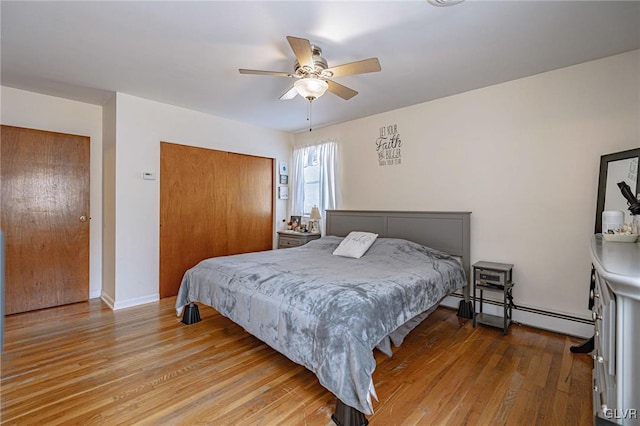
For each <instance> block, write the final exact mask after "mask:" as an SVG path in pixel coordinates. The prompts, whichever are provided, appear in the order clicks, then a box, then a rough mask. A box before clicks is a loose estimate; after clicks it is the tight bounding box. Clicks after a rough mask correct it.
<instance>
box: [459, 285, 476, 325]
mask: <svg viewBox="0 0 640 426" xmlns="http://www.w3.org/2000/svg"><path fill="white" fill-rule="evenodd" d="M463 292H464V300H461V301H460V306H458V317H460V318H466V319H473V303H471V296H470V295H469V293H470V289H469V284H467V285H466V286H465V287H464V289H463Z"/></svg>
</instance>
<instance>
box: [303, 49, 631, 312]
mask: <svg viewBox="0 0 640 426" xmlns="http://www.w3.org/2000/svg"><path fill="white" fill-rule="evenodd" d="M383 72H384V71H383ZM393 124H395V125H397V127H398V131H399V134H400V139H401V141H402V147H401V164H399V165H392V166H379V165H378V158H377V154H376V149H375V144H376V139H377V138H378V137H379V128H380V127H383V126H387V125H393ZM329 137H337V138H339V140H340V160H339V161H340V166H341V167H340V170H339V182H340V187H341V191H340V194H339V197H338V207H339V208H341V209H389V210H464V211H472V215H471V260H472V262H476V261H478V260H489V261H496V262H507V263H513V264H515V268H514V282H515V283H516V286H515V289H514V298H515V302H516V304H520V305H525V306H529V307H534V308H540V309H543V310H546V311H553V312H557V313H563V314H568V315H571V316H575V317H581V318H589V314H590V313H589V311H588V310H587V300H588V288H589V287H588V283H589V272H590V258H589V251H588V243H589V239H590V237H591V235H592V234H593V227H594V221H595V209H596V195H597V184H598V169H599V162H600V156H601V155H604V154H609V153H612V152H618V151H622V150H626V149H632V148H638V147H639V146H640V51H634V52H629V53H625V54H621V55H616V56H612V57H608V58H604V59H600V60H596V61H592V62H588V63H584V64H580V65H576V66H572V67H568V68H564V69H560V70H555V71H551V72H547V73H544V74H539V75H536V76H532V77H528V78H523V79H520V80H515V81H511V82H508V83H504V84H499V85H496V86H492V87H487V88H483V89H479V90H474V91H470V92H466V93H462V94H459V95H455V96H451V97H447V98H443V99H439V100H435V101H431V102H427V103H423V104H420V105H415V106H412V107H408V108H403V109H399V110H395V111H390V112H387V113H384V114H379V115H376V116H371V117H366V118H363V119H359V120H355V121H351V122H348V123H344V124H340V125H335V126H331V127H327V128H322V129H314V131H313V132H303V133H300V134H297V135H296V137H295V142H294V144H295V145H303V144H308V143H311V142H313V141H314V140H321V139H325V138H329Z"/></svg>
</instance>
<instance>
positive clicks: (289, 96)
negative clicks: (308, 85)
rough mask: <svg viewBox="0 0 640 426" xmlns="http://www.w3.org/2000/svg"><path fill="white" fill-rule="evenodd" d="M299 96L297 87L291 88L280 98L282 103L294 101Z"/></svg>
mask: <svg viewBox="0 0 640 426" xmlns="http://www.w3.org/2000/svg"><path fill="white" fill-rule="evenodd" d="M297 94H298V91H297V90H296V88H295V87H293V86H291V89H289V90H287V91H286V92H284V94H283V95H282V96H280V100H281V101H288V100H289V99H293V98H295V97H296V95H297Z"/></svg>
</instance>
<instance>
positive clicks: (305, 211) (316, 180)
mask: <svg viewBox="0 0 640 426" xmlns="http://www.w3.org/2000/svg"><path fill="white" fill-rule="evenodd" d="M337 150H338V144H337V143H336V142H334V141H328V142H323V143H320V144H317V145H311V146H305V147H299V148H294V150H293V167H292V169H291V185H292V187H293V190H292V193H291V209H292V214H302V215H305V216H309V215H310V214H311V208H312V207H313V206H318V207H319V208H320V214H322V216H324V211H325V210H328V209H334V208H335V204H336V202H335V192H336V191H335V168H336V156H337Z"/></svg>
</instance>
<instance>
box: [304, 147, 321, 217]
mask: <svg viewBox="0 0 640 426" xmlns="http://www.w3.org/2000/svg"><path fill="white" fill-rule="evenodd" d="M302 170H303V173H302V174H303V176H304V190H303V192H302V193H303V201H302V206H303V207H302V208H303V210H302V214H304V215H305V216H309V215H310V214H311V208H312V207H313V206H319V205H320V163H319V162H318V154H317V150H316V149H315V147H311V148H310V149H309V155H307V161H305V162H304V165H303V167H302Z"/></svg>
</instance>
